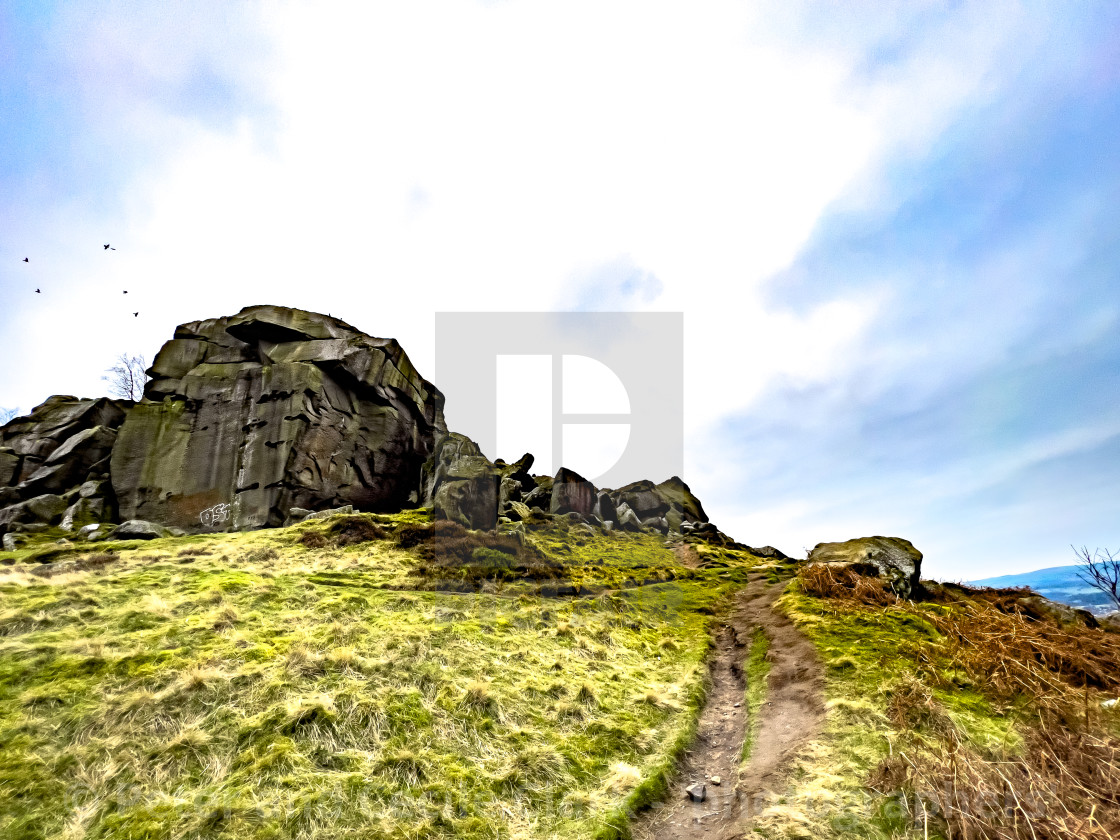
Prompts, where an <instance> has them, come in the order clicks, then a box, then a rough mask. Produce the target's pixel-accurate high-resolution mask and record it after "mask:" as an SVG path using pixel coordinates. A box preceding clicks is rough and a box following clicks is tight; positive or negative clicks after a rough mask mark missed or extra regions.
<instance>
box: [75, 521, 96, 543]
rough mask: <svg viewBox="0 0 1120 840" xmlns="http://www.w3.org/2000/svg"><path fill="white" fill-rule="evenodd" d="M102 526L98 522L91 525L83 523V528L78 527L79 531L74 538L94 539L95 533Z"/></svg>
mask: <svg viewBox="0 0 1120 840" xmlns="http://www.w3.org/2000/svg"><path fill="white" fill-rule="evenodd" d="M100 527H101V526H100V525H99V524H97V523H93V524H91V525H83V526H82V527H81V528H79V529H78V533H77V534H75V535H74V539H78V540H88V539H92V537H93V535H94V534H95V533H96V532H97V530H98V529H99V528H100Z"/></svg>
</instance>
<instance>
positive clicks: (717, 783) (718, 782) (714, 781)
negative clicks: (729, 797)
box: [708, 776, 723, 787]
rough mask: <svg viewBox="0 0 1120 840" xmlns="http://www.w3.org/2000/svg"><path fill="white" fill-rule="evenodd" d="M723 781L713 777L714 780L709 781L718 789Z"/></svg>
mask: <svg viewBox="0 0 1120 840" xmlns="http://www.w3.org/2000/svg"><path fill="white" fill-rule="evenodd" d="M722 781H723V779H721V778H720V777H719V776H712V778H710V779H708V783H709V784H713V785H715V786H716V787H719V786H720V783H721V782H722Z"/></svg>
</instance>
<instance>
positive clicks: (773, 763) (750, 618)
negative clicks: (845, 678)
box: [633, 573, 824, 840]
mask: <svg viewBox="0 0 1120 840" xmlns="http://www.w3.org/2000/svg"><path fill="white" fill-rule="evenodd" d="M784 588H785V584H784V583H777V584H771V583H768V582H767V581H766V577H765V575H764V574H762V573H759V576H758V577H757V578H755V579H754V580H752V581H751V582H750V583H749V584H748V585H747V586H746V587H745V588H744V589H743V590H741V591H740V592H739V593H738V595H737V596H736V598H735V603H734V606H733V608H732V610H731V612H730V614H729V615H728V617H727V618H726V620H725V621H724V623H723V624H722V626H720V627H719V629H718V630H717V632H716V648H715V655H714V657H713V659H712V665H711V669H712V672H711V682H712V687H711V691H710V692H709V694H708V701H707V703H706V704H705V706H704V708H703V710H702V711H701V713H700V720H699V725H698V729H697V735H696V740H695V741H694V743H693V745H692V746H691V747H690V748H689V750H688V752H687V753H686V754H685V756H684V758H683V759H682V762H681V766H680V770H679V773H678V774H677V777H676V778H675V779H674V782H673V784H672V785H671V786H670V794H669V798H668V799H667V800H666V801H665V802H663V803H660V804H659V805H655V806H654V807H653V808H651V809H650V810H649V811H647V812H646V813H645V814H643V815H641V816H640V817H639V818H638V819H637V820H636V821H635V824H634V826H633V829H634V836H635V838H637V840H680V838H692V837H710V838H720V840H733V838H739V837H742V836H743V832H744V831H745V830H746V829H747V827H748V826H749V824H750V821H751V819H752V818H753V817H754V816H755V815H757V814H758V813H759V812H760V811H762V810H763V809H764V808H765V807H766V806H767V805H768V804H770V802H772V801H773V800H774V798H775V797H776V796H777V795H778V793H779V792H780V790H781V787H782V782H783V773H784V771H785V769H786V767H787V766H788V763H789V760H790V759H791V758H792V757H793V756H794V754H795V753H796V752H797V751H798V750H799V749H800V748H801V747H802V746H804V745H805V744H806V743H807V742H808V741H809V740H811V739H812V738H813V737H815V736H816V735H817V734H818V733H819V732H820V731H821V727H822V725H823V723H824V670H823V668H822V667H821V664H820V660H819V659H818V658H817V653H816V650H815V649H814V648H813V645H812V643H810V642H809V640H808V639H806V638H805V637H804V636H802V635H801V633H800V632H798V630H797V628H796V627H794V625H793V623H792V622H791V621H790V620H789V619H788V618H786V617H785V616H784V615H782V614H780V613H779V612H777V611H776V610H775V609H774V602H775V601H776V600H777V598H778V596H779V595H780V594H781V593H782V591H783V590H784ZM756 627H761V628H762V630H763V632H764V633H765V634H766V636H767V637H768V638H769V640H770V649H769V651H768V653H767V659H768V660H769V661H770V675H769V677H768V679H767V691H766V697H765V700H764V701H763V706H762V709H761V710H760V712H759V721H758V730H757V735H756V737H755V739H754V743H753V748H752V750H751V755H750V758H749V760H748V761H747V763H746V765H745V766H744V767H742V768H740V764H739V757H740V755H741V754H742V749H743V739H744V737H745V734H746V731H747V726H749V725H750V723H751V722H750V721H748V720H747V710H746V707H745V705H744V690H745V687H746V686H745V683H744V678H743V671H742V668H743V663H744V662H745V660H746V656H747V652H748V649H749V645H750V642H751V638H752V637H753V635H754V630H755V628H756ZM714 776H718V777H719V780H720V783H719V784H718V785H716V784H713V783H712V777H714ZM694 784H699V785H704V798H703V800H701V801H694V799H693V798H691V797H690V796H689V795H688V793H687V792H686V791H687V788H688V787H689V786H690V785H694Z"/></svg>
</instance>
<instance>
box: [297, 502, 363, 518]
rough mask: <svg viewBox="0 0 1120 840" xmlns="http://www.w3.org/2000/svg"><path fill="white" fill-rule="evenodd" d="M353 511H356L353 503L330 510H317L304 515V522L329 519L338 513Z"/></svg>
mask: <svg viewBox="0 0 1120 840" xmlns="http://www.w3.org/2000/svg"><path fill="white" fill-rule="evenodd" d="M353 512H354V506H353V505H343V506H342V507H336V508H331V509H330V510H320V511H316V512H315V513H309V514H308V515H307V516H305V517H303V521H304V522H309V521H310V520H312V519H329V518H330V517H332V516H334V515H335V514H336V513H346V514H350V513H353Z"/></svg>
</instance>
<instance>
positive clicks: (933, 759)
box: [799, 566, 1120, 840]
mask: <svg viewBox="0 0 1120 840" xmlns="http://www.w3.org/2000/svg"><path fill="white" fill-rule="evenodd" d="M799 580H800V584H801V588H802V591H804V592H805V593H806V594H809V595H814V596H816V597H819V598H828V599H830V600H832V601H834V602H837V603H838V605H840V606H841V607H842V608H844V609H851V610H866V609H871V610H880V609H883V608H889V609H890V610H892V611H894V610H899V611H904V612H909V613H913V614H914V615H916V616H920V617H921V618H922V619H924V620H926V621H929V622H930V623H932V624H933V626H934V627H935V628H936V629H937V631H938V632H939V633H940V635H941V641H940V643H939V644H936V645H925V646H920V647H918V648H917V649H916V650H915V651H914V656H915V660H916V663H915V664H916V665H917V667H918V669H919V672H920V673H921V674H922V676H923V677H924V678H925V679H926V680H929V681H930V682H931V683H932V684H933V686H934V687H939V688H941V689H945V690H948V691H952V690H955V688H956V685H955V682H954V680H955V679H957V678H959V677H953V676H952V675H954V674H956V675H960V674H964V675H967V679H968V681H969V682H970V683H971V684H972V685H973V686H975V687H976V688H977V689H978V690H979V691H980V692H981V693H982V694H984V695H985V697H987V698H988V699H989V700H990V701H992V702H993V703H995V704H996V705H997V706H999V707H1002V708H1005V709H1008V710H1011V709H1015V710H1017V711H1016V712H1013V714H1018V715H1019V716H1020V717H1019V720H1020V729H1021V730H1022V732H1023V739H1024V748H1023V749H1022V750H1020V751H1018V752H1015V751H1010V750H1001V751H998V752H997V753H989V752H986V751H982V750H980V749H978V748H977V747H975V746H973V745H972V744H970V743H969V742H968V741H967V740H966V739H965V738H964V737H963V736H962V734H961V732H960V730H959V729H958V728H957V727H956V726H955V725H954V724H953V722H952V720H951V719H950V717H949V716H948V715H946V714H945V712H944V710H943V709H942V708H941V707H940V705H939V704H938V703H937V701H936V699H935V698H934V695H933V692H932V691H931V689H930V687H928V686H927V685H926V683H925V682H923V681H922V679H919V678H918V677H917V676H914V677H913V678H912V679H908V680H906V681H904V682H902V683H901V684H900V685H898V686H897V687H895V688H893V689H892V690H891V691H890V692H889V700H888V704H887V716H888V717H889V718H890V720H891V723H892V725H893V726H894V727H895V728H896V729H897V730H898V731H899V733H900V738H899V742H898V744H897V747H898V748H897V749H893V750H892V753H891V755H890V756H889V757H888V758H887V759H885V760H884V761H883V762H882V763H881V764H880V765H879V766H878V767H877V768H876V769H875V771H874V772H873V773H872V774H871V777H870V779H869V782H868V784H869V786H870V787H871V788H872V789H873V790H875V791H877V792H879V793H881V794H883V795H891V794H893V793H895V792H901V793H902V800H901V801H902V802H903V804H904V807H905V808H906V809H907V811H908V814H906V817H907V820H906V821H907V822H909V824H910V825H911V826H912V827H916V828H918V829H920V830H924V831H925V832H926V833H927V836H928V832H930V831H933V830H936V831H937V832H939V833H941V834H942V835H943V836H946V837H948V838H951V840H952V838H961V840H1028V839H1029V840H1098V839H1099V840H1104V838H1115V837H1118V836H1120V738H1117V736H1116V726H1115V723H1112V724H1111V725H1110V724H1109V723H1108V721H1107V720H1104V719H1102V713H1101V712H1100V710H1099V702H1100V699H1101V697H1102V696H1103V695H1102V694H1101V693H1100V692H1110V693H1112V696H1115V695H1116V693H1117V692H1120V637H1117V636H1116V635H1115V634H1108V633H1105V632H1103V631H1102V630H1100V629H1098V628H1095V627H1091V626H1085V625H1084V624H1081V623H1078V622H1076V621H1067V622H1062V621H1060V620H1058V619H1057V618H1055V617H1053V616H1050V615H1046V614H1045V613H1044V612H1040V611H1039V610H1037V609H1036V608H1034V607H1033V606H1032V605H1031V604H1029V603H1026V604H1024V603H1022V599H1023V596H1024V595H1025V594H1027V593H1025V592H1022V591H1009V590H970V589H967V588H964V587H951V588H948V587H942V588H940V589H938V590H937V591H935V592H933V593H930V594H929V596H928V599H929V601H930V602H932V603H926V604H922V603H918V604H908V603H899V602H898V601H897V600H896V599H895V597H894V596H893V594H891V593H890V592H889V591H888V590H887V589H886V588H885V587H884V585H883V584H882V582H881V581H880V580H878V579H876V578H871V577H867V578H863V577H861V576H860V575H858V574H856V573H855V572H854V571H852V570H849V569H830V568H828V567H826V566H809V567H806V568H803V569H801V570H800V572H799Z"/></svg>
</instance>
